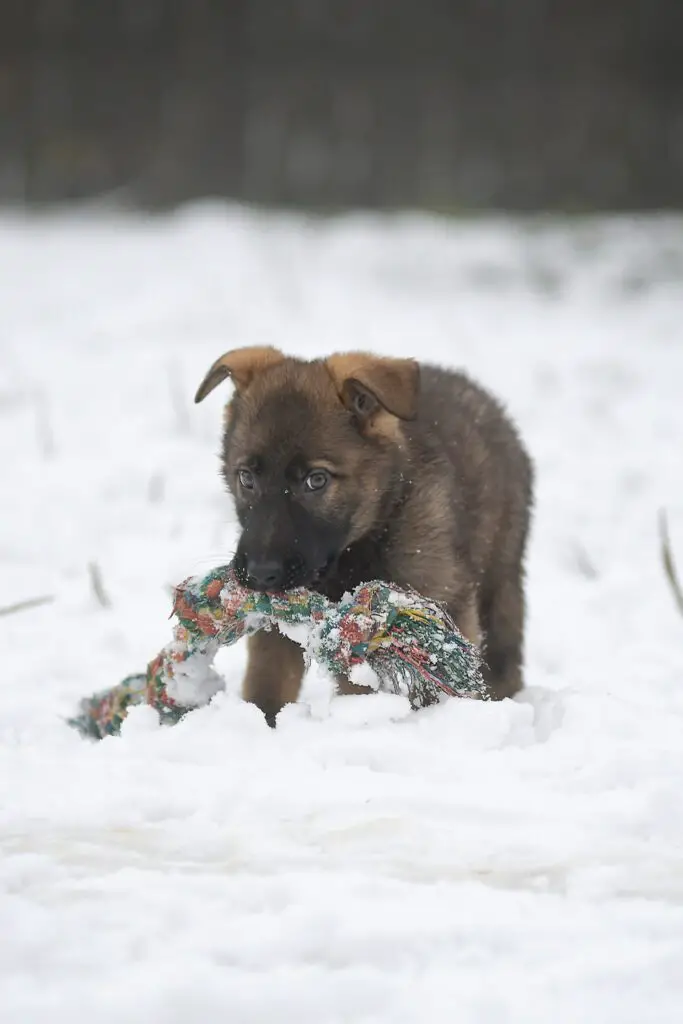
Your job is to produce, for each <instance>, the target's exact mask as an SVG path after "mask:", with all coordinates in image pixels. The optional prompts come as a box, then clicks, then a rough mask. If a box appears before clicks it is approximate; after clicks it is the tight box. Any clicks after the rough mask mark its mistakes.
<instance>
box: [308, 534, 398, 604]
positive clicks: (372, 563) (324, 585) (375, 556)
mask: <svg viewBox="0 0 683 1024" xmlns="http://www.w3.org/2000/svg"><path fill="white" fill-rule="evenodd" d="M390 577H391V569H390V559H389V557H388V551H387V545H386V541H385V538H384V537H382V536H380V537H379V538H377V539H374V540H365V541H361V542H359V543H358V544H354V545H353V546H352V547H350V548H348V549H347V550H346V551H344V552H343V554H342V555H341V557H340V559H339V561H338V562H337V565H336V566H335V567H334V569H332V570H330V572H329V573H328V575H327V576H326V577H325V579H324V580H321V581H320V583H319V584H318V585H317V586H316V587H315V589H316V590H317V591H319V592H320V593H321V594H324V595H325V596H326V597H328V598H329V599H330V600H331V601H341V599H342V597H343V596H344V594H346V593H349V592H350V591H352V590H355V588H356V587H358V586H360V584H361V583H367V582H369V581H370V580H387V581H389V580H390ZM393 582H398V581H396V580H394V581H393Z"/></svg>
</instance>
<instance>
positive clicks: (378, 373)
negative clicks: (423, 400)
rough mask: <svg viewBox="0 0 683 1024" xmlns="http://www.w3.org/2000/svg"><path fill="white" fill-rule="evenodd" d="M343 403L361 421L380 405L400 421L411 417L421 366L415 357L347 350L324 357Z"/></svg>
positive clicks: (415, 408) (415, 402)
mask: <svg viewBox="0 0 683 1024" xmlns="http://www.w3.org/2000/svg"><path fill="white" fill-rule="evenodd" d="M325 366H326V367H327V372H328V373H329V374H330V376H331V378H332V380H333V382H334V386H335V388H336V389H337V393H338V395H339V397H340V398H341V400H342V402H343V403H344V405H345V406H346V407H347V409H349V410H350V411H351V412H353V413H355V415H356V416H358V417H359V419H360V420H361V421H365V420H367V419H369V417H370V416H372V415H373V413H375V412H376V411H377V410H378V409H379V407H380V406H381V407H382V408H383V409H386V411H387V412H390V413H391V414H392V415H393V416H398V418H399V419H401V420H414V419H415V416H416V415H417V396H418V392H419V388H420V366H419V363H417V362H416V361H415V360H414V359H389V358H386V357H382V356H373V355H367V354H366V353H364V352H348V353H344V354H343V355H335V356H330V357H329V359H326V360H325Z"/></svg>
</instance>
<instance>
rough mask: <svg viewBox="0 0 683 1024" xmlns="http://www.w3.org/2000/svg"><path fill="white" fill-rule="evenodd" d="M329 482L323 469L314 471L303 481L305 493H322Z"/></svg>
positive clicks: (328, 475)
mask: <svg viewBox="0 0 683 1024" xmlns="http://www.w3.org/2000/svg"><path fill="white" fill-rule="evenodd" d="M329 482H330V474H329V473H328V472H327V470H325V469H314V470H313V471H312V472H311V473H309V474H308V476H307V477H306V479H305V480H304V487H305V488H306V490H307V491H322V490H324V488H325V487H327V485H328V483H329Z"/></svg>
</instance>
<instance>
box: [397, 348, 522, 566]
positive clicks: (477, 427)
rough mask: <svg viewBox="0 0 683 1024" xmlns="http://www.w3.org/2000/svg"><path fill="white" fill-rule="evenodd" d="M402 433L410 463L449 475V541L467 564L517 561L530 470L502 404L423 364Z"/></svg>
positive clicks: (458, 375)
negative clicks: (413, 410) (412, 413)
mask: <svg viewBox="0 0 683 1024" xmlns="http://www.w3.org/2000/svg"><path fill="white" fill-rule="evenodd" d="M406 433H407V434H408V436H409V438H410V442H411V447H412V448H413V450H414V452H415V458H416V462H417V465H422V466H426V467H428V469H427V472H429V471H430V470H431V471H432V472H436V473H438V474H439V475H441V474H444V473H448V474H450V478H451V488H450V495H451V501H452V508H451V510H450V514H451V516H452V521H453V536H454V543H455V544H456V546H457V547H458V549H460V550H461V551H462V553H463V554H465V555H466V557H467V560H468V561H469V562H470V564H471V566H472V568H473V569H474V570H475V571H477V572H479V573H483V572H485V571H487V570H488V569H489V568H492V566H491V562H492V561H497V560H499V559H501V558H502V559H503V560H504V561H507V560H510V561H516V560H518V558H519V551H520V549H521V548H523V546H524V543H525V540H526V533H527V530H528V521H529V512H530V507H531V501H532V486H533V473H532V466H531V461H530V459H529V456H528V455H527V452H526V451H525V449H524V446H523V445H522V442H521V440H520V437H519V434H518V433H517V430H516V428H515V426H514V425H513V423H512V421H511V419H510V418H509V416H508V414H507V413H506V411H505V410H504V408H503V406H502V405H501V404H500V403H499V402H498V401H497V400H496V399H495V398H494V397H493V396H492V395H490V394H489V393H488V392H487V391H486V390H484V388H482V387H480V386H479V385H478V384H475V383H474V382H473V381H472V380H470V379H469V377H467V376H466V375H465V374H463V373H459V372H454V371H450V370H443V369H440V368H438V367H434V366H425V365H423V366H421V371H420V400H419V407H418V415H417V418H416V420H415V422H414V423H412V424H410V425H408V430H407V431H406Z"/></svg>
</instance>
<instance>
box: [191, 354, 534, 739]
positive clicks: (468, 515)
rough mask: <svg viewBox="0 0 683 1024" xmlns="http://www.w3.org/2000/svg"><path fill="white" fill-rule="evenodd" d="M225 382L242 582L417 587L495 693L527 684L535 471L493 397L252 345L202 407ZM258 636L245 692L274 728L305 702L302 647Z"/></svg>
mask: <svg viewBox="0 0 683 1024" xmlns="http://www.w3.org/2000/svg"><path fill="white" fill-rule="evenodd" d="M228 377H229V378H230V379H231V381H232V383H233V385H234V395H233V397H232V400H231V401H230V402H229V404H228V405H227V407H226V410H225V422H224V434H223V447H222V472H223V475H224V477H225V482H226V484H227V486H228V490H229V491H230V493H231V494H232V496H233V498H234V501H235V505H236V510H237V516H238V519H239V522H240V525H241V527H242V533H241V536H240V538H239V543H238V546H237V552H236V558H235V568H236V571H237V573H238V575H239V577H240V579H241V580H242V581H243V582H244V583H245V584H246V585H247V586H249V587H252V588H253V589H258V590H265V591H274V590H283V589H288V588H291V587H298V586H305V587H310V588H312V589H314V590H317V591H319V592H321V593H323V594H325V595H326V596H327V597H329V598H330V599H331V600H333V601H337V600H339V599H340V598H341V597H342V595H343V594H344V593H345V592H347V591H350V590H352V589H353V588H354V587H356V586H357V585H358V584H359V583H362V582H365V581H367V580H371V579H384V580H388V581H390V582H393V583H396V584H398V585H399V586H410V587H413V588H414V589H415V590H417V591H418V592H419V593H421V594H423V595H424V596H425V597H429V598H432V599H434V600H437V601H440V602H443V604H445V606H446V607H447V609H448V611H449V612H450V614H451V616H452V617H453V619H454V620H455V622H456V623H457V625H458V627H459V628H460V630H461V631H462V632H463V633H464V634H465V636H466V637H468V639H470V640H471V641H472V642H473V643H475V644H477V645H480V646H483V655H484V658H485V661H486V670H485V671H486V675H487V683H488V686H489V688H490V691H491V694H492V696H493V697H494V698H496V699H502V698H504V697H511V696H513V694H515V693H517V691H518V690H519V689H520V688H521V686H522V675H521V668H522V659H523V633H524V586H523V583H524V555H525V548H526V544H527V535H528V531H529V520H530V511H531V505H532V490H533V474H532V467H531V463H530V460H529V457H528V455H527V453H526V451H525V450H524V448H523V446H522V443H521V441H520V439H519V437H518V435H517V432H516V431H515V428H514V427H513V425H512V424H511V422H510V420H509V419H508V418H507V416H506V415H505V413H504V411H503V409H502V408H501V406H500V405H499V404H498V403H497V402H496V401H495V399H494V398H492V397H491V396H490V395H489V394H487V393H486V392H485V391H484V390H483V389H482V388H480V387H478V386H477V385H476V384H474V383H473V382H472V381H471V380H469V379H468V378H467V377H466V376H464V375H463V374H461V373H455V372H451V371H449V370H444V369H439V368H436V367H433V366H425V365H420V364H419V363H417V362H415V361H413V360H411V359H388V358H380V357H378V356H373V355H368V354H365V353H356V352H352V353H347V354H342V355H333V356H330V357H329V358H327V359H316V360H313V361H311V362H304V361H302V360H299V359H292V358H290V357H288V356H286V355H284V354H283V353H282V352H279V351H278V350H277V349H274V348H243V349H236V350H235V351H232V352H227V353H226V354H225V355H223V356H221V357H220V359H218V360H217V361H216V362H215V363H214V364H213V366H212V367H211V368H210V369H209V371H208V373H207V374H206V376H205V378H204V380H203V381H202V383H201V384H200V386H199V389H198V391H197V394H196V397H195V401H197V402H201V401H202V400H203V399H204V398H205V397H206V396H207V395H208V394H209V393H210V392H211V391H213V389H214V388H215V387H216V386H217V385H218V384H220V383H221V381H223V380H225V379H226V378H228ZM248 643H249V660H248V667H247V672H246V677H245V680H244V689H243V693H244V697H245V699H246V700H248V701H251V702H253V703H255V704H257V705H258V707H259V708H261V709H262V711H263V712H264V714H265V715H266V718H267V719H268V721H269V723H270V724H271V725H272V724H274V722H275V716H276V715H277V713H278V711H279V710H280V709H281V708H282V706H283V705H284V704H286V703H288V702H291V701H295V700H296V699H297V696H298V694H299V689H300V687H301V681H302V677H303V672H304V660H303V655H302V652H301V649H300V648H299V646H298V645H297V644H295V643H294V642H293V641H291V640H288V639H287V638H286V637H284V636H282V635H281V634H280V633H278V632H277V631H275V630H273V631H271V632H263V631H262V632H259V633H256V634H255V635H254V636H252V637H250V638H249V641H248ZM338 688H339V690H340V691H341V692H346V693H349V692H359V690H360V688H357V687H354V686H353V685H352V684H351V683H350V682H349V681H348V680H343V679H340V680H338Z"/></svg>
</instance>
